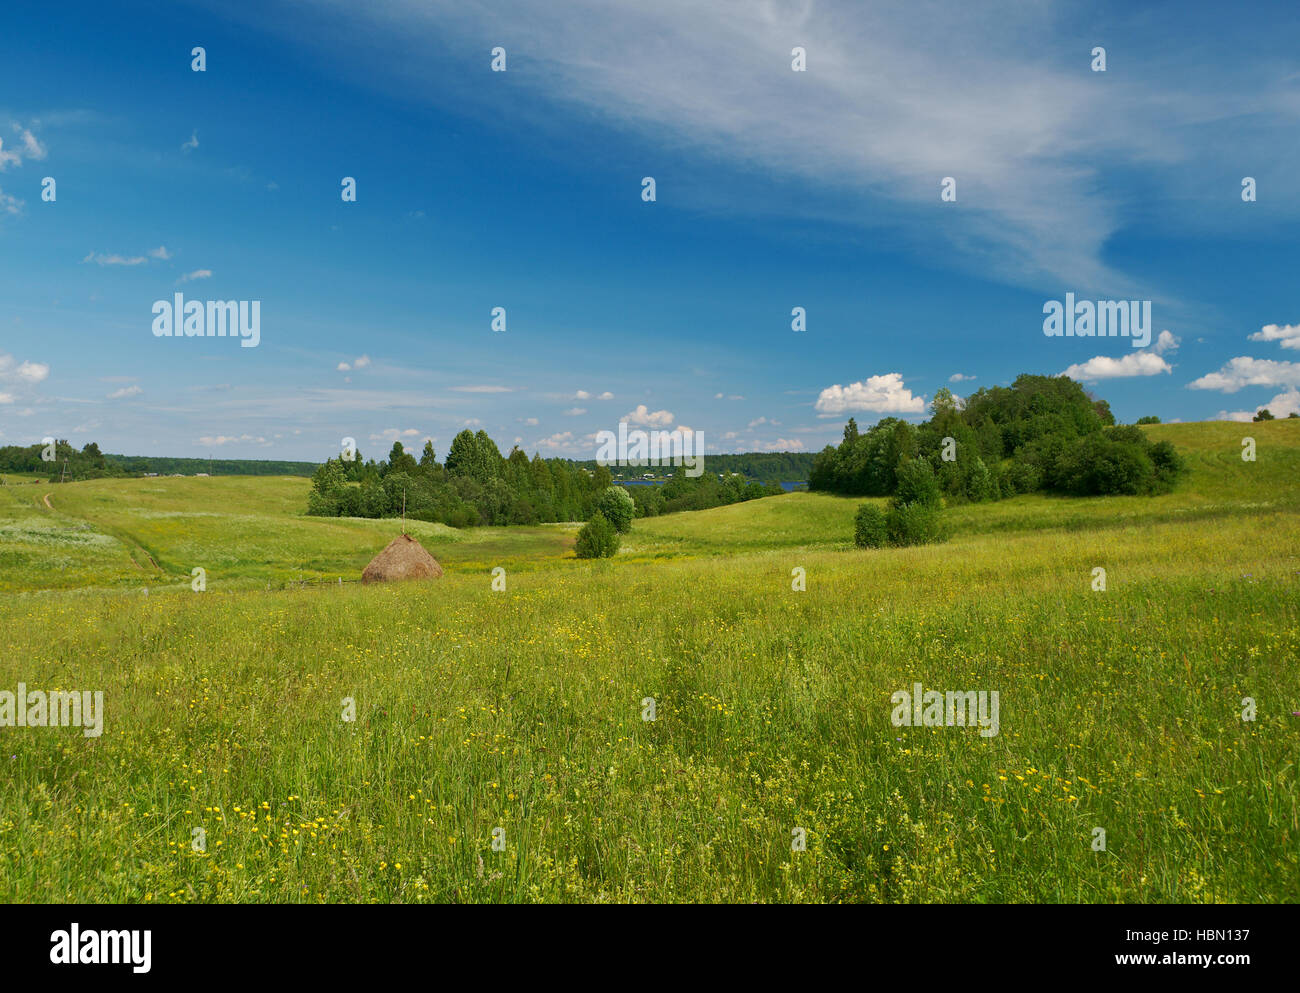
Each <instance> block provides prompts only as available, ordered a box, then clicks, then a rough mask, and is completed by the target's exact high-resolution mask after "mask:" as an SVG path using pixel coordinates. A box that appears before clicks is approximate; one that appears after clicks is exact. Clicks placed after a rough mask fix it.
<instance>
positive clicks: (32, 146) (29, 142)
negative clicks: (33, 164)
mask: <svg viewBox="0 0 1300 993" xmlns="http://www.w3.org/2000/svg"><path fill="white" fill-rule="evenodd" d="M14 130H15V131H19V132H20V135H21V137H22V140H23V151H24V152H26V153H27V157H28V158H29V159H37V160H40V159H43V158H45V146H44V145H42V144H41V142H40V140H39V139H38V138H37V137H36V135H34V134H32V133H31V132H30V131H28V130H27V129H26V128H22V129H21V130H20V129H19V127H18V125H17V124H15V125H14Z"/></svg>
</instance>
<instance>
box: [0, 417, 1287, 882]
mask: <svg viewBox="0 0 1300 993" xmlns="http://www.w3.org/2000/svg"><path fill="white" fill-rule="evenodd" d="M1298 428H1300V424H1297V423H1296V422H1290V423H1288V422H1284V421H1279V422H1274V423H1268V424H1248V425H1241V424H1190V425H1160V426H1155V427H1152V428H1150V429H1149V430H1150V431H1151V432H1152V433H1159V434H1160V435H1161V437H1167V438H1169V439H1170V440H1172V441H1173V442H1174V443H1175V444H1176V445H1178V446H1179V448H1180V450H1182V451H1183V452H1184V453H1185V454H1186V455H1187V456H1188V459H1189V462H1190V464H1191V471H1190V473H1189V475H1188V476H1187V478H1186V480H1185V482H1184V483H1183V484H1182V485H1180V487H1179V489H1178V490H1177V491H1175V492H1174V493H1171V494H1169V495H1166V496H1160V497H1154V498H1101V499H1093V500H1081V499H1053V498H1044V497H1038V496H1032V497H1029V496H1026V497H1017V498H1014V499H1011V500H1006V501H1001V502H998V503H996V504H979V505H971V506H964V507H958V508H954V509H953V510H952V511H950V512H949V513H950V515H951V517H952V519H953V521H954V523H955V532H954V535H953V537H952V539H951V541H950V542H949V543H947V544H944V545H928V546H922V547H914V548H903V549H882V550H875V551H864V550H858V549H856V548H853V547H851V544H850V535H851V521H852V517H853V513H854V509H855V508H856V506H857V505H858V504H859V502H860V501H858V500H853V499H844V498H835V497H828V496H822V495H818V494H808V493H799V494H789V495H786V496H782V497H771V498H765V499H763V500H756V501H753V502H750V503H745V504H739V505H734V506H729V507H722V508H717V509H714V510H709V511H701V512H697V513H691V514H678V515H670V516H665V517H662V518H656V519H650V520H642V521H638V522H636V524H635V525H634V527H633V529H632V531H631V533H630V534H629V535H628V536H627V539H626V541H625V544H624V547H623V549H622V550H621V551H620V553H619V555H618V556H617V557H616V558H614V559H613V560H602V561H597V562H587V561H579V560H577V559H575V558H574V557H573V553H572V550H571V543H572V537H573V531H574V527H573V526H566V525H554V526H547V527H536V528H511V529H481V530H480V529H476V530H467V531H452V530H451V529H446V528H441V527H435V526H431V525H421V524H411V525H409V530H410V531H411V532H412V533H414V534H417V535H418V536H419V537H420V539H421V540H422V541H423V542H424V543H425V544H426V547H428V548H429V550H430V551H431V552H433V554H434V555H435V556H436V557H437V558H438V559H439V560H440V561H441V562H442V563H443V565H444V566H445V567H446V569H447V575H446V576H445V577H444V578H443V579H441V580H439V581H437V582H433V583H416V584H407V585H400V584H399V585H382V586H362V585H360V584H359V583H357V582H355V580H356V578H357V577H358V576H359V573H360V569H361V568H362V566H364V564H365V562H366V561H368V559H369V558H370V557H371V556H372V555H373V554H374V553H375V552H376V551H378V549H379V548H381V547H383V545H384V544H385V543H386V542H387V541H388V540H389V538H390V537H391V536H392V535H393V534H394V532H395V529H396V525H395V523H394V522H392V521H361V520H329V519H318V518H306V517H303V516H301V508H302V507H303V505H304V499H303V497H304V494H305V487H306V486H307V483H306V481H305V480H301V479H281V478H263V479H221V478H214V479H192V478H191V479H157V480H105V481H98V482H87V483H76V484H69V485H66V486H61V487H60V486H50V485H49V484H44V483H39V484H32V483H23V484H17V485H13V486H8V487H5V488H4V489H2V490H0V540H2V541H3V544H0V586H2V587H3V589H4V590H5V593H6V595H5V596H4V597H3V598H0V687H7V688H12V687H14V686H16V684H17V683H18V682H19V681H23V682H24V683H25V684H26V685H27V686H29V687H42V688H66V687H71V688H77V689H86V690H102V691H103V693H104V701H105V702H104V707H105V715H104V733H103V735H102V736H101V737H98V738H87V737H84V736H83V735H82V734H81V732H80V730H79V729H76V728H63V729H39V728H4V729H0V734H3V735H4V737H5V761H6V769H7V777H8V779H7V786H6V789H5V790H3V791H0V899H3V900H8V901H41V900H67V901H77V902H81V901H150V902H188V901H289V902H325V901H339V900H348V901H376V902H392V901H396V902H422V901H433V900H438V901H453V902H504V901H543V900H545V901H709V900H721V901H763V902H766V901H774V902H775V901H831V902H834V901H869V902H874V901H899V902H917V901H976V902H980V901H989V902H996V901H1045V902H1115V901H1127V902H1146V901H1149V902H1180V901H1188V902H1224V901H1227V902H1283V901H1293V900H1294V899H1295V894H1296V893H1297V892H1300V822H1297V810H1300V790H1298V789H1297V776H1296V766H1295V755H1296V753H1297V750H1298V749H1300V718H1297V717H1296V716H1295V712H1297V711H1300V666H1298V665H1297V658H1300V596H1297V581H1298V580H1300V507H1298V506H1297V485H1296V480H1297V475H1296V469H1297V468H1300V430H1298ZM1246 435H1250V436H1252V437H1254V438H1255V439H1256V441H1257V444H1258V461H1256V462H1254V463H1246V462H1242V460H1241V458H1240V455H1239V452H1240V450H1241V438H1242V437H1243V436H1246ZM48 494H52V495H51V496H50V503H51V505H52V508H53V509H49V508H47V507H46V506H45V500H44V498H45V496H46V495H48ZM155 563H156V565H155ZM498 565H500V566H502V567H503V568H505V569H506V577H507V586H506V589H505V590H504V591H501V592H497V591H493V589H492V586H491V576H490V574H489V571H490V570H491V569H492V568H493V567H495V566H498ZM193 566H202V567H203V568H205V569H206V570H207V573H208V590H207V592H204V593H195V592H191V590H190V588H189V585H188V582H189V579H188V577H189V570H190V568H191V567H193ZM1098 568H1102V569H1105V571H1106V589H1105V590H1104V591H1099V590H1096V589H1094V570H1095V569H1098ZM800 575H802V577H803V582H804V584H805V586H806V588H805V589H804V590H803V591H798V590H796V589H794V588H792V582H794V579H795V577H798V576H800ZM340 577H343V578H345V579H346V580H348V582H347V583H345V584H344V585H343V586H339V585H338V584H337V579H338V578H340ZM300 580H312V581H316V583H315V584H313V585H310V586H308V587H305V588H296V587H295V586H294V585H293V584H295V583H297V582H299V581H300ZM268 584H270V585H271V586H272V587H273V589H271V590H269V591H268V590H267V589H266V586H267V585H268ZM285 586H288V587H289V588H282V587H285ZM77 587H94V588H93V589H91V588H87V589H77ZM142 587H148V588H149V589H150V593H149V595H148V596H145V595H143V594H142V593H141V588H142ZM42 591H48V592H42ZM915 682H920V683H922V685H923V686H924V687H925V688H926V689H938V690H955V691H972V692H973V691H989V692H992V691H996V692H998V693H999V695H1000V701H1001V704H1000V707H1001V711H1000V728H999V731H998V733H997V734H996V735H994V736H982V735H981V734H980V733H979V731H980V729H979V728H974V727H970V728H966V727H903V726H895V725H894V724H893V723H892V722H891V711H892V703H891V695H892V694H893V693H894V692H895V691H898V690H900V689H907V688H910V687H911V686H912V685H913V683H915ZM1247 698H1249V699H1250V701H1252V702H1253V704H1252V705H1253V706H1254V707H1255V708H1257V713H1256V714H1255V720H1253V721H1248V720H1243V717H1242V714H1243V709H1244V704H1243V701H1244V700H1246V699H1247ZM345 699H346V700H351V701H352V702H353V703H354V705H355V718H356V719H355V720H354V721H346V720H343V719H342V717H341V715H342V713H343V706H344V701H345ZM647 699H652V700H653V704H654V707H655V711H656V715H655V720H653V721H647V720H644V719H643V715H644V713H645V712H646V707H647V704H646V701H647ZM200 827H201V828H203V829H204V831H205V832H206V838H207V843H206V844H207V847H206V850H205V851H202V852H197V851H195V850H194V849H193V847H192V845H191V837H192V833H193V831H194V830H195V829H196V828H200ZM1099 828H1100V829H1102V830H1104V831H1105V834H1106V848H1105V850H1104V851H1097V850H1094V847H1093V846H1094V839H1095V838H1096V836H1097V835H1096V831H1097V829H1099ZM497 829H500V831H501V832H503V837H504V838H505V841H506V846H505V850H504V851H495V850H493V848H492V837H493V832H494V831H495V830H497ZM796 829H798V830H799V831H802V832H803V837H805V838H806V850H804V851H797V852H796V851H793V850H792V842H791V838H792V836H793V834H794V833H795V832H796Z"/></svg>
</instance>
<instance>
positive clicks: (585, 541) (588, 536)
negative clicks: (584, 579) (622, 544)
mask: <svg viewBox="0 0 1300 993" xmlns="http://www.w3.org/2000/svg"><path fill="white" fill-rule="evenodd" d="M577 551H578V558H580V559H607V558H612V557H613V555H614V553H615V552H617V551H618V532H617V531H615V530H614V525H612V524H610V523H609V521H608V519H606V517H605V515H604V514H602V513H601V512H600V511H599V510H598V511H596V513H595V514H594V515H593V516H592V518H591V520H589V521H588V522H587V523H586V524H584V525H583V526H582V527H581V528H580V529H579V531H578V544H577Z"/></svg>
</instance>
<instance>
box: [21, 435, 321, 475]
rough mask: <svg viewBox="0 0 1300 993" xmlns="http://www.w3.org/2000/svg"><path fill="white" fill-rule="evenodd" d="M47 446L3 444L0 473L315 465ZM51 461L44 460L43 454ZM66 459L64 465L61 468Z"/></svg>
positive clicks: (311, 465)
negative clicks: (120, 453) (103, 451)
mask: <svg viewBox="0 0 1300 993" xmlns="http://www.w3.org/2000/svg"><path fill="white" fill-rule="evenodd" d="M48 447H49V446H47V445H21V446H20V445H6V446H4V447H3V448H0V472H37V473H48V475H49V478H50V481H51V482H57V481H59V480H65V481H67V482H76V481H77V480H82V479H104V478H106V477H114V476H142V475H144V474H145V473H156V474H158V475H160V476H167V475H171V474H172V473H180V474H181V475H185V476H193V475H195V474H196V473H200V472H205V473H208V474H210V475H213V476H310V475H311V474H312V473H313V472H315V471H316V467H317V466H318V465H320V463H319V462H281V461H271V460H264V459H192V458H172V457H170V456H154V455H106V454H103V453H101V452H100V450H99V445H97V444H96V443H95V442H93V441H92V442H89V443H87V444H86V445H85V446H84V447H83V448H82V449H81V450H80V451H78V450H77V449H75V448H73V447H72V446H71V445H70V444H68V442H67V441H64V440H59V441H56V442H55V443H54V449H53V450H52V451H47V449H48ZM46 454H49V455H52V456H54V458H53V459H52V460H51V459H45V458H42V456H43V455H46ZM65 460H66V465H65Z"/></svg>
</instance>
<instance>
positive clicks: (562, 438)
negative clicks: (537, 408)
mask: <svg viewBox="0 0 1300 993" xmlns="http://www.w3.org/2000/svg"><path fill="white" fill-rule="evenodd" d="M573 446H574V439H573V432H572V431H561V432H559V433H558V434H553V435H551V436H550V437H549V438H543V439H542V440H541V441H539V442H538V443H537V447H538V448H545V449H548V450H550V451H555V450H557V449H566V450H568V449H572V448H573Z"/></svg>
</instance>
